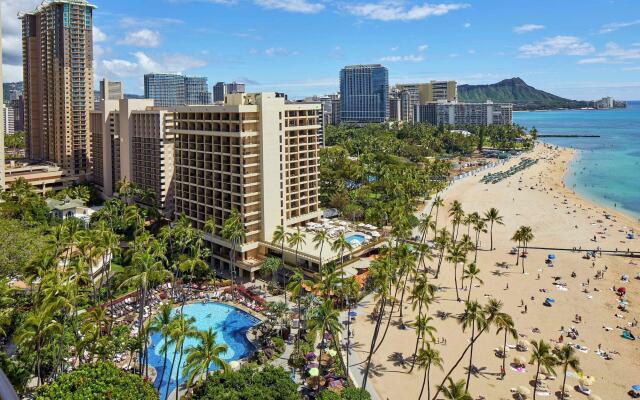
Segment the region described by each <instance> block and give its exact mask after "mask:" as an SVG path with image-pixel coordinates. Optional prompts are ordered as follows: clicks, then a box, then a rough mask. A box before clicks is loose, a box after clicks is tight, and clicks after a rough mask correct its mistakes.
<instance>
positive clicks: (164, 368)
mask: <svg viewBox="0 0 640 400" xmlns="http://www.w3.org/2000/svg"><path fill="white" fill-rule="evenodd" d="M162 344H163V345H165V346H166V344H167V335H164V338H163V342H162ZM167 351H168V349H165V351H164V361H163V362H162V374H161V375H160V383H159V384H158V388H161V387H162V381H163V380H164V372H165V371H166V369H167ZM169 378H171V375H169Z"/></svg>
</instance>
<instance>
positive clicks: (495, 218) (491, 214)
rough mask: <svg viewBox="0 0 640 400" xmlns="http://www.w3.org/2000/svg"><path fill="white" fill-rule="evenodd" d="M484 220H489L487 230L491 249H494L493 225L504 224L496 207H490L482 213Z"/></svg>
mask: <svg viewBox="0 0 640 400" xmlns="http://www.w3.org/2000/svg"><path fill="white" fill-rule="evenodd" d="M484 219H485V221H487V222H489V232H490V236H491V249H490V250H491V251H493V250H495V249H494V248H493V225H494V224H497V225H504V222H503V218H502V215H500V212H499V211H498V209H497V208H494V207H491V208H490V209H488V210H487V211H486V212H485V213H484Z"/></svg>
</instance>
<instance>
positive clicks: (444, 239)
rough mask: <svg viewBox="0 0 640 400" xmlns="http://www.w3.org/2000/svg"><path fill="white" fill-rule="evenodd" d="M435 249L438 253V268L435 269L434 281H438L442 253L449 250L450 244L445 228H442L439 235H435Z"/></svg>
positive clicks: (442, 257)
mask: <svg viewBox="0 0 640 400" xmlns="http://www.w3.org/2000/svg"><path fill="white" fill-rule="evenodd" d="M434 243H435V249H436V250H437V251H438V252H439V255H438V268H437V269H436V275H435V276H434V278H435V279H438V276H439V275H440V267H441V266H442V260H443V259H444V252H445V251H446V250H447V249H448V248H449V244H450V243H451V239H450V235H449V232H448V231H447V229H446V228H442V229H441V230H440V233H439V234H437V235H436V237H435V240H434Z"/></svg>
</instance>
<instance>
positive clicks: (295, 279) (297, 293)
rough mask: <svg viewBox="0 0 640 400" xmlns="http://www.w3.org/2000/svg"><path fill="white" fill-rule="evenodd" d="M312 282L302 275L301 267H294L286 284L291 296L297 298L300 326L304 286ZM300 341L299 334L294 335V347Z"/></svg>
mask: <svg viewBox="0 0 640 400" xmlns="http://www.w3.org/2000/svg"><path fill="white" fill-rule="evenodd" d="M312 285H313V282H311V281H310V280H308V279H306V278H305V276H304V272H302V269H301V268H296V269H295V271H294V272H293V275H292V276H291V279H289V284H288V286H287V290H290V291H291V298H292V299H293V298H295V299H297V300H298V321H299V323H300V326H302V304H301V301H302V295H303V294H304V292H305V286H306V287H311V286H312ZM299 343H300V335H297V336H296V348H298V344H299Z"/></svg>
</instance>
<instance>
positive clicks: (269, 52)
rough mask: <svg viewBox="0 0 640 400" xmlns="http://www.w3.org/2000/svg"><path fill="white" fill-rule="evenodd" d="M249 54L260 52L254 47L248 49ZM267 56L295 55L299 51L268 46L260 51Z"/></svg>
mask: <svg viewBox="0 0 640 400" xmlns="http://www.w3.org/2000/svg"><path fill="white" fill-rule="evenodd" d="M249 52H250V53H251V54H260V53H261V52H260V51H258V50H256V49H251V50H250V51H249ZM262 53H263V54H264V55H265V56H267V57H276V56H289V55H291V56H296V55H298V54H299V53H298V52H297V51H290V50H289V49H286V48H284V47H269V48H268V49H265V50H264V52H262Z"/></svg>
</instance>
